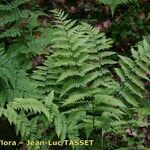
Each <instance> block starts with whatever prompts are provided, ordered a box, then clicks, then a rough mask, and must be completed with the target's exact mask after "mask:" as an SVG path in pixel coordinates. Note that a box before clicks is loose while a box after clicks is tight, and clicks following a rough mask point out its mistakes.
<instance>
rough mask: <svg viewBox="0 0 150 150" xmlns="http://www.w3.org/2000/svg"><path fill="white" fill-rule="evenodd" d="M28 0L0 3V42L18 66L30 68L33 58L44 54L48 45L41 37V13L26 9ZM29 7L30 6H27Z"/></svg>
mask: <svg viewBox="0 0 150 150" xmlns="http://www.w3.org/2000/svg"><path fill="white" fill-rule="evenodd" d="M28 2H30V1H29V0H23V1H22V0H13V1H11V2H8V3H6V4H5V3H4V2H0V13H1V17H0V32H1V34H0V42H1V45H3V46H4V47H5V48H6V49H5V51H7V54H9V55H13V57H16V59H17V61H18V62H19V65H21V66H23V67H26V68H30V66H31V61H32V59H33V57H35V56H36V55H39V54H41V52H43V53H45V52H44V48H45V47H46V46H48V45H49V42H48V39H47V38H45V36H43V35H41V36H39V37H37V36H36V33H40V34H42V32H40V31H39V30H40V29H39V27H40V22H39V20H38V17H39V16H44V15H45V14H44V13H43V12H40V11H37V10H36V9H34V7H32V9H27V8H26V6H25V5H27V4H28ZM29 5H30V4H29Z"/></svg>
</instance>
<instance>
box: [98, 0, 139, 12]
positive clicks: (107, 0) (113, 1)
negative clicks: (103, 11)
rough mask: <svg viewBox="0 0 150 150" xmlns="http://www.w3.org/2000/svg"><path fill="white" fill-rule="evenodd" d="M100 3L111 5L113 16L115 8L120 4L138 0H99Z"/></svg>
mask: <svg viewBox="0 0 150 150" xmlns="http://www.w3.org/2000/svg"><path fill="white" fill-rule="evenodd" d="M98 1H99V2H100V3H103V4H105V5H109V6H110V8H111V11H112V14H114V11H115V8H116V7H117V6H118V5H120V4H128V3H131V2H132V3H133V2H135V1H137V0H98Z"/></svg>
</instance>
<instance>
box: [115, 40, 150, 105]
mask: <svg viewBox="0 0 150 150" xmlns="http://www.w3.org/2000/svg"><path fill="white" fill-rule="evenodd" d="M149 48H150V46H149V44H148V43H147V41H146V40H143V42H142V43H141V44H139V45H138V46H137V49H138V50H137V51H136V50H135V49H133V48H132V49H131V52H132V57H133V59H130V58H127V57H124V56H119V57H120V66H121V67H120V68H119V69H118V68H117V69H116V73H117V74H118V76H119V77H120V79H121V82H122V83H121V85H120V87H119V94H120V95H121V96H122V97H123V98H124V99H125V100H126V101H127V102H128V103H130V104H131V105H133V106H138V103H139V102H140V101H141V99H142V98H143V94H142V93H143V92H144V90H145V87H144V83H143V80H145V81H146V80H147V81H150V78H149V75H150V70H149V66H150V64H149V61H150V58H149V55H150V53H149Z"/></svg>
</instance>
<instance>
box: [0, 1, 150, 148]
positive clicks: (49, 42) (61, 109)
mask: <svg viewBox="0 0 150 150" xmlns="http://www.w3.org/2000/svg"><path fill="white" fill-rule="evenodd" d="M24 2H27V1H18V0H17V1H16V0H14V1H13V2H11V3H10V4H2V5H0V10H1V11H2V12H3V13H2V15H4V16H5V17H2V19H4V20H3V24H1V26H2V28H3V27H4V28H3V30H4V31H3V33H2V34H1V35H0V40H1V47H2V48H1V49H0V70H1V72H0V104H1V106H0V117H3V118H5V119H8V121H9V122H10V124H12V123H13V124H14V125H15V128H16V133H17V134H19V133H20V134H21V140H27V139H28V140H29V139H32V140H45V139H46V140H47V139H48V140H50V139H52V140H54V139H57V140H58V139H60V140H61V141H64V140H65V139H69V140H77V139H82V138H84V139H89V138H90V137H91V136H93V135H94V134H95V133H96V132H98V133H101V136H102V137H101V146H100V147H101V149H103V148H104V146H103V140H104V135H105V134H107V133H112V134H117V135H120V136H122V134H123V136H122V137H123V138H125V139H127V137H126V135H124V133H125V131H126V130H127V128H128V127H130V126H131V127H132V128H133V129H135V128H137V127H139V126H141V125H142V124H143V123H145V119H146V118H147V117H148V116H149V113H148V112H149V106H144V105H143V103H142V102H143V101H145V99H146V98H147V97H146V94H145V85H144V83H145V82H146V81H149V80H150V79H149V76H150V45H149V42H148V41H147V40H146V39H144V40H143V41H142V42H140V43H138V45H137V47H135V48H131V53H132V57H131V58H129V57H127V56H121V55H119V63H118V62H116V61H114V60H113V58H114V56H117V55H116V53H115V52H113V51H109V48H111V45H112V43H113V42H112V40H111V39H109V38H106V36H105V34H104V33H102V32H100V31H99V30H98V29H96V28H94V27H93V26H91V25H89V24H87V23H83V22H82V23H78V22H77V21H72V20H71V19H67V18H68V15H66V14H65V13H64V12H63V11H61V10H57V9H55V10H53V11H52V12H53V14H54V18H55V21H54V25H53V26H52V27H51V28H39V24H38V22H37V20H36V19H35V18H37V17H38V16H39V14H41V13H39V12H38V15H37V12H36V13H35V12H34V11H30V10H27V11H29V12H28V13H29V14H28V15H27V16H26V14H25V13H23V15H25V18H23V19H29V20H30V19H31V20H33V22H34V23H33V22H32V21H29V22H30V23H33V24H32V25H31V24H28V25H27V26H26V27H25V29H26V30H28V31H30V32H29V33H31V35H30V36H29V37H30V38H31V41H29V40H27V36H24V34H27V33H28V32H26V30H25V31H24V30H23V29H21V30H20V29H19V26H18V23H19V22H18V21H19V20H20V18H22V17H24V16H22V13H20V12H19V11H24V9H23V7H19V6H20V5H22V4H24ZM117 4H119V3H116V5H117ZM20 9H21V10H20ZM22 9H23V10H22ZM7 11H9V12H11V11H12V12H13V13H15V12H16V14H15V15H16V16H15V15H14V14H13V13H12V14H10V13H8V12H7ZM32 17H33V18H32ZM8 18H9V19H8ZM11 25H13V28H10V26H11ZM8 26H9V27H8ZM7 27H8V28H7ZM35 28H37V29H38V30H37V31H39V32H40V33H42V35H41V36H40V37H39V38H34V35H33V34H32V32H33V31H34V29H35ZM35 30H36V29H35ZM12 31H13V32H12ZM8 37H9V38H10V37H13V40H14V39H15V40H14V41H17V42H14V41H13V40H12V41H11V42H12V43H11V44H10V46H8V48H7V47H6V46H7V45H5V44H4V41H5V39H7V38H8ZM21 37H23V38H25V39H26V40H27V41H25V42H22V41H18V40H19V39H20V38H21ZM29 37H28V38H29ZM23 40H24V39H23ZM43 48H47V49H48V51H47V52H46V54H47V55H46V58H45V61H44V63H43V64H42V65H41V66H38V67H37V68H36V69H35V70H34V72H33V74H32V75H28V74H27V73H26V69H25V68H26V67H27V66H26V67H24V66H23V67H22V66H21V62H20V60H19V59H18V58H19V57H20V56H23V57H24V56H27V57H30V54H31V56H34V55H36V54H40V53H41V52H42V50H43ZM15 52H16V53H15ZM22 54H23V55H22ZM21 58H22V57H21ZM23 60H24V61H25V60H26V59H23ZM116 64H117V66H118V68H116V67H115V68H116V69H115V71H116V74H117V76H118V78H116V75H115V73H114V72H113V73H112V72H111V71H110V70H112V69H109V68H110V67H111V68H113V67H114V65H116ZM135 113H137V114H138V115H139V116H138V117H134V114H135ZM93 137H94V138H95V136H93ZM44 148H45V147H44ZM44 148H43V149H44ZM72 148H73V149H75V148H76V149H83V147H81V148H80V147H75V146H72ZM28 149H29V150H30V149H31V150H33V149H36V150H38V149H41V147H40V146H35V147H32V146H29V147H28Z"/></svg>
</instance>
